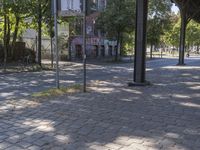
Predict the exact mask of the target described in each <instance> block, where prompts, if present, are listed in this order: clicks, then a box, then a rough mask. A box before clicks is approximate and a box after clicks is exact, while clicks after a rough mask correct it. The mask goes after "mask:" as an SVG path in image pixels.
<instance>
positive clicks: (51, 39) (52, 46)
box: [51, 37, 54, 68]
mask: <svg viewBox="0 0 200 150" xmlns="http://www.w3.org/2000/svg"><path fill="white" fill-rule="evenodd" d="M53 61H54V60H53V38H52V37H51V68H53Z"/></svg>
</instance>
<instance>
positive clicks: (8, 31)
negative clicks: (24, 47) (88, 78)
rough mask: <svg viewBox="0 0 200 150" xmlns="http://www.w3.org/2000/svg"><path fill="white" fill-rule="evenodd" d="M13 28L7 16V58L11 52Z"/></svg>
mask: <svg viewBox="0 0 200 150" xmlns="http://www.w3.org/2000/svg"><path fill="white" fill-rule="evenodd" d="M10 34H11V26H10V18H9V17H8V16H7V34H6V49H7V57H8V54H9V53H8V52H9V50H10V37H11V35H10Z"/></svg>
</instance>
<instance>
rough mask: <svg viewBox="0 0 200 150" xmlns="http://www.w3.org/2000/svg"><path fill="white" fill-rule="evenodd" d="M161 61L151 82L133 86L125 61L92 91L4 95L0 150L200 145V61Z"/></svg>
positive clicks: (146, 149)
mask: <svg viewBox="0 0 200 150" xmlns="http://www.w3.org/2000/svg"><path fill="white" fill-rule="evenodd" d="M158 62H159V61H158ZM158 62H157V63H156V67H151V65H150V68H149V69H148V71H147V78H148V80H149V81H151V82H152V83H153V84H152V85H151V86H147V87H131V88H130V87H127V85H126V83H127V82H128V81H129V79H130V78H127V77H131V75H132V73H131V72H132V71H131V69H130V67H131V66H130V64H124V65H123V66H120V67H116V66H114V67H110V68H109V69H108V70H110V72H109V71H108V70H106V71H107V73H108V74H109V73H113V74H112V75H110V76H109V78H107V79H106V78H104V80H103V78H100V79H99V80H95V79H94V80H91V83H92V86H91V87H90V88H89V89H88V93H86V94H84V93H78V94H74V95H65V96H61V97H51V98H48V99H43V100H42V101H41V100H34V99H32V98H29V97H27V98H21V97H20V98H17V99H15V100H11V99H4V100H1V101H0V149H3V150H18V149H20V150H21V149H25V150H40V149H44V150H60V149H61V150H62V149H63V150H64V149H65V150H200V92H199V91H200V76H199V74H200V67H199V66H200V61H191V62H188V65H187V66H182V67H180V66H168V65H163V66H159V65H158ZM159 63H160V62H159ZM126 66H127V69H125V67H126ZM123 67H124V68H123ZM118 69H119V70H120V71H119V70H118ZM117 70H118V71H117ZM91 71H92V70H91ZM118 72H120V73H118ZM114 73H115V74H114ZM106 77H108V76H106Z"/></svg>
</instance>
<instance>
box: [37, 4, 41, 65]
mask: <svg viewBox="0 0 200 150" xmlns="http://www.w3.org/2000/svg"><path fill="white" fill-rule="evenodd" d="M37 59H38V60H37V61H38V62H37V63H38V64H39V65H40V66H41V65H42V6H41V1H40V0H39V1H38V53H37Z"/></svg>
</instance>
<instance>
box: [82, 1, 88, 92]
mask: <svg viewBox="0 0 200 150" xmlns="http://www.w3.org/2000/svg"><path fill="white" fill-rule="evenodd" d="M86 5H87V0H83V92H86Z"/></svg>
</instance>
